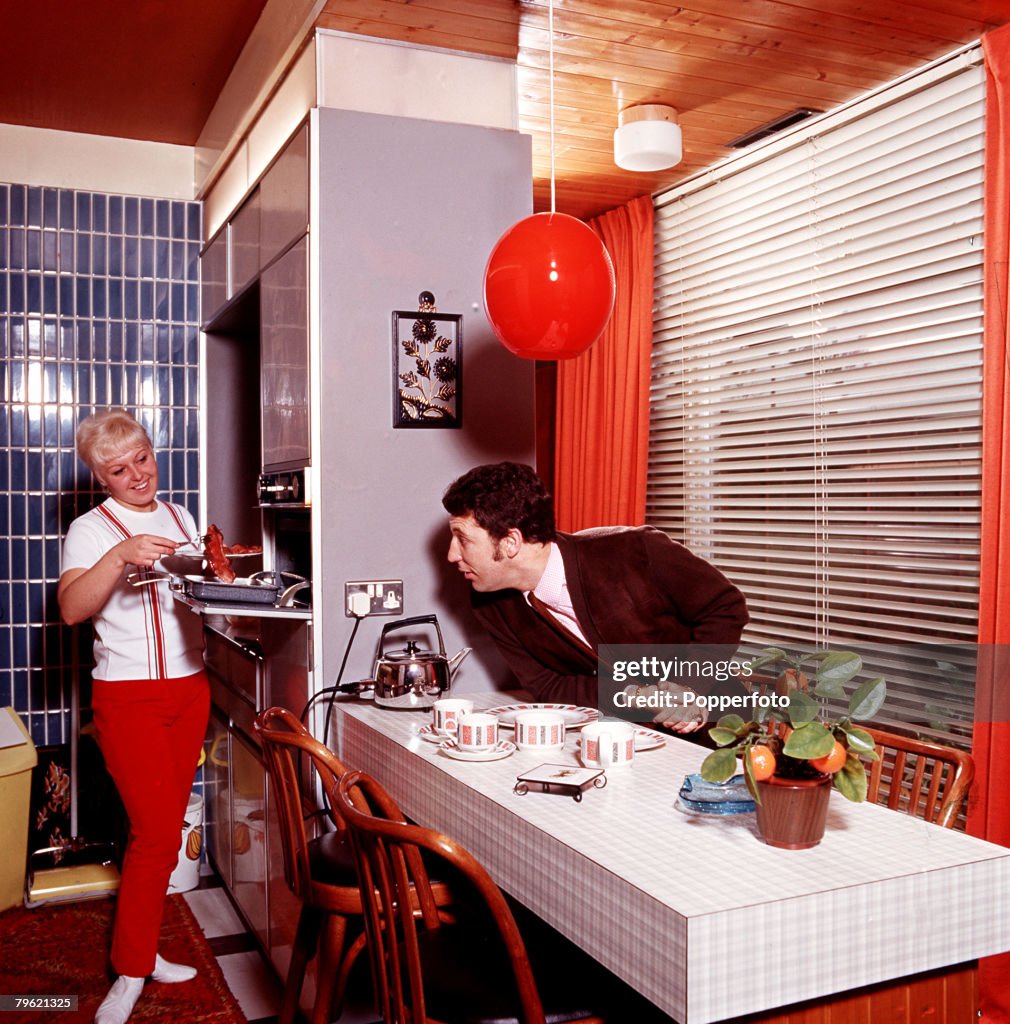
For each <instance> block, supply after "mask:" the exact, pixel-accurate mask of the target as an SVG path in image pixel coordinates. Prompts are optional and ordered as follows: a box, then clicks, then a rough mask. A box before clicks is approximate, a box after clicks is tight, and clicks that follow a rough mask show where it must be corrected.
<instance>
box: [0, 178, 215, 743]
mask: <svg viewBox="0 0 1010 1024" xmlns="http://www.w3.org/2000/svg"><path fill="white" fill-rule="evenodd" d="M200 220H201V206H200V204H199V203H186V202H182V201H179V200H169V199H164V200H155V199H151V198H148V197H136V196H108V195H104V194H101V193H94V194H93V193H88V192H75V191H74V190H71V189H55V188H49V187H46V186H31V187H26V186H24V185H18V184H0V351H2V353H3V356H4V359H3V361H2V363H0V393H2V394H3V397H4V399H5V401H4V403H3V407H2V409H0V623H3V624H4V628H5V629H6V630H7V632H6V633H2V634H0V706H2V705H4V704H7V703H13V705H14V707H15V708H16V710H18V711H19V712H20V713H21V714H22V715H23V716H25V718H26V720H27V721H29V723H30V724H31V727H32V729H33V734H35V738H36V740H37V741H47V742H59V741H60V740H61V739H65V722H66V719H67V710H68V707H69V692H68V685H69V684H68V681H69V676H70V665H71V662H72V660H73V659H72V658H71V636H72V635H73V634H71V633H70V632H69V631H68V630H67V629H66V627H63V626H62V625H61V624H60V622H59V614H58V608H57V604H56V599H55V593H56V585H57V581H58V577H59V571H60V548H61V543H62V538H63V536H64V534H65V532H66V528H67V526H68V525H69V523H70V522H71V520H72V519H73V518H74V517H75V516H77V515H79V514H81V513H82V512H84V511H86V510H87V509H88V508H91V507H92V506H93V505H94V504H95V503H96V502H97V501H100V500H101V497H102V494H101V492H100V490H99V489H98V488H97V486H96V484H95V482H94V481H93V480H92V478H91V475H90V473H89V472H88V470H87V469H86V468H85V467H84V466H83V464H82V463H80V461H79V460H78V459H77V456H76V453H75V451H74V435H75V433H76V429H77V424H78V423H79V421H80V420H81V419H82V418H83V417H84V416H86V415H88V414H90V413H91V412H93V411H95V410H96V409H100V408H104V407H106V406H108V405H126V406H128V407H135V408H137V410H138V415H139V418H141V419H142V421H145V422H148V423H150V425H151V431H152V434H153V435H154V437H155V440H156V443H157V444H158V446H159V466H161V467H162V472H163V479H162V493H163V494H165V495H166V496H168V495H172V496H173V497H174V498H175V499H176V500H179V501H181V502H183V503H184V504H187V505H188V506H189V507H190V508H191V510H192V511H194V512H195V511H196V510H197V495H198V488H199V460H198V451H199V412H198V409H197V407H196V400H197V394H198V390H197V389H198V382H199V366H198V359H199V329H198V317H199V310H198V308H197V292H198V281H199V270H198V254H199V249H200V241H201V231H200ZM7 581H9V582H7ZM11 616H14V617H15V618H14V619H13V620H12V619H11V618H10V617H11ZM12 621H14V622H16V623H17V627H18V628H17V631H11V630H10V628H9V624H10V623H11V622H12ZM78 633H79V641H80V643H81V644H82V652H81V658H80V660H81V663H82V664H85V665H86V664H88V663H89V661H90V651H89V650H88V648H89V641H88V636H87V634H88V631H87V630H80V631H78ZM83 683H84V687H83V688H84V689H85V690H86V692H87V691H88V687H87V680H86V679H85V680H83ZM43 734H44V735H43Z"/></svg>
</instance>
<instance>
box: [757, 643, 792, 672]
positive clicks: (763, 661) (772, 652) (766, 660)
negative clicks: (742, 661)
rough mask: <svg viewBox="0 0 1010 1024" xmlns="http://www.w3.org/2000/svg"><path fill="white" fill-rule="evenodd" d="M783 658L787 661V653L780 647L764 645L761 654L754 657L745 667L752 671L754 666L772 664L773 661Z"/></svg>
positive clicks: (761, 666)
mask: <svg viewBox="0 0 1010 1024" xmlns="http://www.w3.org/2000/svg"><path fill="white" fill-rule="evenodd" d="M783 658H784V659H785V660H786V661H788V660H789V655H788V654H786V652H785V651H784V650H782V648H781V647H766V648H765V649H764V651H762V653H761V655H760V656H759V657H757V658H755V659H754V660H753V661H752V662H751V663H750V664H749V665H748V666H747V667H748V668H749V669H750V670H751V671H752V672H753V671H754V669H756V668H764V667H765V665H774V664H775V662H777V661H782V659H783Z"/></svg>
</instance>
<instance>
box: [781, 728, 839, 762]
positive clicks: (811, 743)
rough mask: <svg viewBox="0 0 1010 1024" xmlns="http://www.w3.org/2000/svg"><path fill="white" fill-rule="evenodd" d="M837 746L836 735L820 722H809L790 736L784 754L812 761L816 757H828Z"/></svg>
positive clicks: (783, 750)
mask: <svg viewBox="0 0 1010 1024" xmlns="http://www.w3.org/2000/svg"><path fill="white" fill-rule="evenodd" d="M834 745H835V735H834V733H833V732H832V731H831V730H830V729H825V728H824V726H823V725H822V724H821V723H820V722H808V723H807V724H806V725H801V726H799V727H798V728H796V729H793V731H792V732H791V733H790V734H789V739H787V740H786V743H785V746H784V747H783V748H782V753H783V754H786V755H787V756H788V757H798V758H800V759H801V760H804V761H810V760H812V759H813V758H815V757H827V756H828V754H830V753H831V748H832V747H834Z"/></svg>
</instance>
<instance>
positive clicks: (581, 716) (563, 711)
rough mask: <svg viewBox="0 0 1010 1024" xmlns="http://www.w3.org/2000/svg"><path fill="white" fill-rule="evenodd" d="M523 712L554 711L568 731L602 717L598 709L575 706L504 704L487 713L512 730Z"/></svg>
mask: <svg viewBox="0 0 1010 1024" xmlns="http://www.w3.org/2000/svg"><path fill="white" fill-rule="evenodd" d="M521 711H553V712H555V713H556V714H559V715H561V717H562V718H563V719H564V720H565V728H567V729H581V728H582V726H584V725H588V724H589V723H590V722H595V721H596V720H597V719H598V718H599V717H600V713H599V711H597V710H596V708H580V707H578V706H577V705H575V704H503V705H502V706H501V707H500V708H488V710H487V713H488V714H489V715H497V717H498V722H499V724H501V725H502V726H504V727H505V728H506V729H511V728H513V727H514V726H515V724H516V715H518V714H519V713H520V712H521Z"/></svg>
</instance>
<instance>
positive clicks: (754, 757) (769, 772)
mask: <svg viewBox="0 0 1010 1024" xmlns="http://www.w3.org/2000/svg"><path fill="white" fill-rule="evenodd" d="M750 766H751V769H752V770H753V772H754V779H755V781H756V782H764V780H765V779H770V778H771V777H772V776H773V775H774V774H775V755H774V754H773V753H772V752H771V750H770V749H769V748H768V747H766V746H764V744H761V743H759V744H757V746H753V747H751V748H750Z"/></svg>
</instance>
